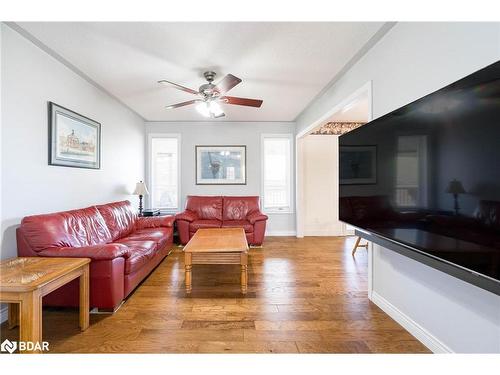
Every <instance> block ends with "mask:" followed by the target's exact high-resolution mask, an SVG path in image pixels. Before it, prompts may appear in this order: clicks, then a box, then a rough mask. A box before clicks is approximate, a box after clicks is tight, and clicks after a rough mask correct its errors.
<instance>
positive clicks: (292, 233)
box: [266, 230, 297, 237]
mask: <svg viewBox="0 0 500 375" xmlns="http://www.w3.org/2000/svg"><path fill="white" fill-rule="evenodd" d="M296 235H297V232H296V231H294V230H276V231H271V232H266V236H267V237H272V236H276V237H284V236H296Z"/></svg>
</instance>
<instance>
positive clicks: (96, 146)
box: [49, 102, 101, 169]
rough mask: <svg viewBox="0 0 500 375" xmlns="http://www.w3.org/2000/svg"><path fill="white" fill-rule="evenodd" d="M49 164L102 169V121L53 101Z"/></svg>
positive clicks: (51, 104)
mask: <svg viewBox="0 0 500 375" xmlns="http://www.w3.org/2000/svg"><path fill="white" fill-rule="evenodd" d="M49 165H58V166H62V167H76V168H90V169H100V168H101V124H100V123H98V122H97V121H94V120H91V119H89V118H87V117H85V116H82V115H80V114H78V113H76V112H73V111H71V110H69V109H67V108H64V107H61V106H60V105H57V104H55V103H52V102H49Z"/></svg>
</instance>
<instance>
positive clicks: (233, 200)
mask: <svg viewBox="0 0 500 375" xmlns="http://www.w3.org/2000/svg"><path fill="white" fill-rule="evenodd" d="M254 211H259V197H255V196H254V197H223V212H222V220H223V221H226V220H245V219H246V218H247V215H248V214H249V213H251V212H254Z"/></svg>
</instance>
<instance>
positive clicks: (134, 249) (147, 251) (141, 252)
mask: <svg viewBox="0 0 500 375" xmlns="http://www.w3.org/2000/svg"><path fill="white" fill-rule="evenodd" d="M116 243H120V244H123V245H125V246H127V247H128V248H129V252H130V258H127V259H125V274H126V275H128V274H130V273H134V272H136V271H137V270H139V269H140V268H142V267H143V266H144V265H145V264H146V263H147V262H148V261H149V260H150V259H151V258H153V257H154V255H155V253H156V248H157V245H156V242H155V241H145V240H134V239H131V238H123V239H121V240H118V241H117V242H116Z"/></svg>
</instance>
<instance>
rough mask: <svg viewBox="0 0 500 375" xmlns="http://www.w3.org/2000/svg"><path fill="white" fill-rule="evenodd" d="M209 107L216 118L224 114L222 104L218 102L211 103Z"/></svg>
mask: <svg viewBox="0 0 500 375" xmlns="http://www.w3.org/2000/svg"><path fill="white" fill-rule="evenodd" d="M208 107H209V110H210V113H212V115H213V116H214V117H220V116H222V114H223V113H224V111H223V110H222V108H221V106H220V104H219V103H217V102H216V101H211V102H210V103H209V105H208Z"/></svg>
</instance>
